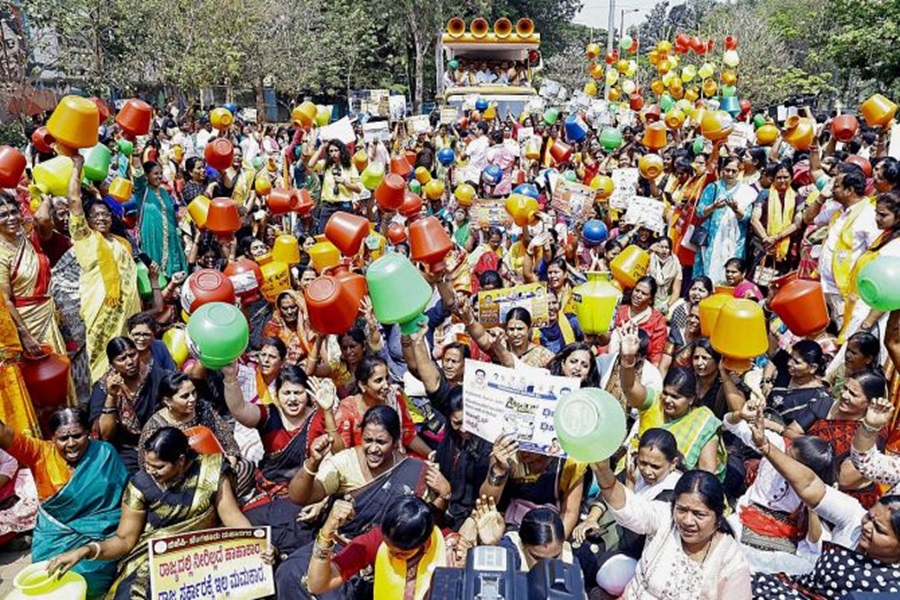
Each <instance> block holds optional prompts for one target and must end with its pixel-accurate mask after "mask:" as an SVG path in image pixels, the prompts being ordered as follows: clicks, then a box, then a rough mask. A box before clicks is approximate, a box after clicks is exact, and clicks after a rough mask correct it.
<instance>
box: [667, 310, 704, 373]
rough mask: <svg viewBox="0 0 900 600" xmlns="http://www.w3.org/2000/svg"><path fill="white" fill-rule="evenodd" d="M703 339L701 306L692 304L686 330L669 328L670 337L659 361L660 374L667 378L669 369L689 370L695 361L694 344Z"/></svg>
mask: <svg viewBox="0 0 900 600" xmlns="http://www.w3.org/2000/svg"><path fill="white" fill-rule="evenodd" d="M702 337H703V332H702V331H701V329H700V305H699V304H692V305H691V307H690V312H689V313H688V322H687V325H686V326H685V328H684V329H683V330H681V329H678V328H677V327H670V328H669V337H668V338H667V339H666V345H665V348H663V357H662V359H661V360H660V361H659V374H660V375H662V376H663V377H665V376H666V373H668V372H669V369H671V368H675V367H682V368H685V369H689V368H690V367H691V363H692V361H693V350H694V343H695V342H696V341H697V340H699V339H700V338H702Z"/></svg>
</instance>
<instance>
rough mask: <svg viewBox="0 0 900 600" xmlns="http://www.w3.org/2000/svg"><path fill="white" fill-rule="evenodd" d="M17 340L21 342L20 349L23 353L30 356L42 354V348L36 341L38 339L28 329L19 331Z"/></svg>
mask: <svg viewBox="0 0 900 600" xmlns="http://www.w3.org/2000/svg"><path fill="white" fill-rule="evenodd" d="M19 340H21V342H22V349H23V350H24V351H25V354H26V355H28V356H32V357H39V356H44V349H43V348H42V347H41V345H40V344H39V343H38V341H37V340H36V339H35V338H34V336H33V335H31V332H30V331H28V330H23V331H20V332H19Z"/></svg>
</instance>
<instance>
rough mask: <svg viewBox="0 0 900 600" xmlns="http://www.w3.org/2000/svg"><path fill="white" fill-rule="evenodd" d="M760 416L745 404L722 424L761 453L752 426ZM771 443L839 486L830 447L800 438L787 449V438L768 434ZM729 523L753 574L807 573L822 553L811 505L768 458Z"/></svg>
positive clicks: (769, 432)
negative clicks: (804, 502)
mask: <svg viewBox="0 0 900 600" xmlns="http://www.w3.org/2000/svg"><path fill="white" fill-rule="evenodd" d="M756 412H757V406H756V404H755V403H753V402H746V403H745V404H744V406H743V407H742V409H741V410H740V411H735V412H731V413H728V414H727V415H726V416H725V419H724V420H723V422H724V424H725V429H726V431H729V432H731V433H733V434H734V435H736V436H737V437H738V438H740V440H741V441H742V442H743V443H744V444H746V445H747V446H749V447H750V448H752V449H753V450H754V451H758V450H759V449H758V448H757V447H756V446H755V445H754V443H753V440H752V435H753V434H752V430H751V426H750V423H752V422H753V421H754V420H755V419H756ZM766 439H767V440H768V442H769V443H770V444H773V445H774V446H775V447H777V448H778V449H779V450H781V451H782V452H786V453H787V454H788V455H789V456H790V457H791V458H793V459H794V460H796V461H798V462H800V463H801V464H803V465H806V466H807V467H809V468H810V469H812V470H813V472H814V473H815V474H816V475H817V476H818V477H819V478H820V479H821V480H822V481H825V482H827V483H828V485H831V483H832V482H833V481H834V464H833V457H832V452H831V446H830V445H829V444H828V442H825V441H824V440H821V439H819V438H817V437H813V436H808V435H806V436H801V437H798V438H795V439H794V440H793V441H792V442H791V444H790V447H789V448H788V445H787V444H786V443H785V439H784V438H783V437H782V436H780V435H776V434H775V433H772V432H771V431H767V432H766ZM728 521H729V523H730V524H731V527H732V529H734V531H735V537H736V538H737V539H738V541H740V542H741V545H742V546H743V549H744V556H745V557H746V558H747V562H749V563H750V566H751V568H752V569H753V572H754V573H759V572H763V573H776V572H779V571H782V572H785V573H791V574H802V573H807V572H809V571H810V570H811V569H812V567H813V565H814V564H815V561H816V559H817V558H818V555H819V553H820V550H821V548H820V545H819V540H820V537H821V533H822V526H821V523H820V522H819V519H818V517H817V516H816V514H815V513H814V512H812V513H808V512H807V507H806V505H804V504H803V503H802V502H801V501H800V498H799V497H798V496H797V494H796V493H794V491H793V490H792V489H791V488H790V486H789V485H788V484H787V482H785V480H784V478H783V477H782V476H781V475H779V474H778V472H777V471H776V470H775V469H774V467H772V464H771V463H770V462H769V461H768V460H767V459H765V458H763V459H762V461H760V463H759V469H758V471H757V474H756V478H755V479H754V480H753V483H752V484H750V487H749V488H747V492H746V493H745V494H744V495H742V496H741V497H740V498H739V499H738V501H737V510H736V511H735V512H734V513H732V514H731V515H730V516H729V517H728Z"/></svg>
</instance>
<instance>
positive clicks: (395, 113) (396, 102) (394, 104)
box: [388, 96, 406, 119]
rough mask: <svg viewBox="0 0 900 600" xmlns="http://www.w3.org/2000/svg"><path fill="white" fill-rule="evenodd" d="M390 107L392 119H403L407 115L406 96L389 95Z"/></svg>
mask: <svg viewBox="0 0 900 600" xmlns="http://www.w3.org/2000/svg"><path fill="white" fill-rule="evenodd" d="M388 107H389V108H390V111H391V118H392V119H402V118H404V117H406V96H391V97H389V98H388Z"/></svg>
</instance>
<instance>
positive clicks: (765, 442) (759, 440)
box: [750, 403, 769, 456]
mask: <svg viewBox="0 0 900 600" xmlns="http://www.w3.org/2000/svg"><path fill="white" fill-rule="evenodd" d="M764 410H765V407H764V406H763V404H762V403H759V404H758V405H757V406H756V416H755V418H754V420H753V422H752V423H751V424H750V431H751V432H752V433H753V445H754V446H756V447H757V448H759V453H760V454H762V455H763V456H766V455H767V454H768V453H769V439H768V438H767V437H766V417H765V413H764V412H763V411H764Z"/></svg>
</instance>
